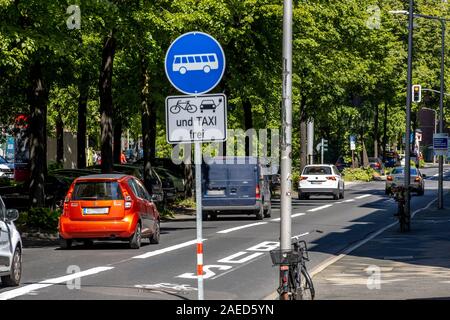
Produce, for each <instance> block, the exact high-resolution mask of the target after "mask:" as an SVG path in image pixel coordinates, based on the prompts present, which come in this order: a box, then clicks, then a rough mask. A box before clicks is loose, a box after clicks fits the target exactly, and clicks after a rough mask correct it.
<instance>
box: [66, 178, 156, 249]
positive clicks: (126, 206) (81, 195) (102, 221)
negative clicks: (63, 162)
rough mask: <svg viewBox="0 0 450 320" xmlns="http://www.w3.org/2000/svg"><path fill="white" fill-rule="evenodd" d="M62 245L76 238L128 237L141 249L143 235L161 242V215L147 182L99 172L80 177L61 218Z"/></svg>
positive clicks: (135, 247)
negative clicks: (147, 188)
mask: <svg viewBox="0 0 450 320" xmlns="http://www.w3.org/2000/svg"><path fill="white" fill-rule="evenodd" d="M59 235H60V239H61V247H62V248H70V247H71V246H72V242H73V241H74V240H78V241H85V242H87V243H89V242H92V240H124V241H128V242H129V244H130V247H131V248H133V249H138V248H140V246H141V240H142V238H149V239H150V243H155V244H156V243H159V237H160V216H159V212H158V210H157V208H156V206H155V204H154V203H153V201H152V199H151V196H150V195H149V193H148V192H147V190H146V189H145V187H144V185H143V184H142V183H141V182H140V181H139V180H138V179H136V178H135V177H133V176H128V175H121V174H99V175H89V176H83V177H79V178H77V179H76V180H75V181H74V182H73V183H72V185H71V186H70V189H69V191H68V193H67V196H66V198H65V201H64V210H63V213H62V215H61V217H60V219H59Z"/></svg>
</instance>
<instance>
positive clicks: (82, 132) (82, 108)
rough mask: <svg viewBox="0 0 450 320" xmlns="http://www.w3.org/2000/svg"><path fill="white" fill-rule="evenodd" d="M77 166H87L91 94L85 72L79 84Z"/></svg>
mask: <svg viewBox="0 0 450 320" xmlns="http://www.w3.org/2000/svg"><path fill="white" fill-rule="evenodd" d="M78 90H79V94H80V96H79V97H78V125H77V168H78V169H83V168H86V127H87V125H86V118H87V101H88V95H89V76H88V74H87V72H83V74H82V76H81V80H80V83H79V85H78Z"/></svg>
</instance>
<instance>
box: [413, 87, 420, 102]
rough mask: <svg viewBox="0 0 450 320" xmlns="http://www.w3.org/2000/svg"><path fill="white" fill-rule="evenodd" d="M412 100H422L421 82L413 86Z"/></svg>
mask: <svg viewBox="0 0 450 320" xmlns="http://www.w3.org/2000/svg"><path fill="white" fill-rule="evenodd" d="M412 101H413V102H415V103H419V102H420V101H422V86H421V85H420V84H415V85H413V86H412Z"/></svg>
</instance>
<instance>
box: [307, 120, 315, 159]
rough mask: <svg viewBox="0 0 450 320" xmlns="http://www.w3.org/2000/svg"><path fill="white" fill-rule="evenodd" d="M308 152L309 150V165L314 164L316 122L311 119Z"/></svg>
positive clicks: (308, 128)
mask: <svg viewBox="0 0 450 320" xmlns="http://www.w3.org/2000/svg"><path fill="white" fill-rule="evenodd" d="M306 130H307V134H306V136H307V139H308V143H307V146H308V147H307V150H308V164H314V120H313V119H310V120H309V121H308V124H307V129H306Z"/></svg>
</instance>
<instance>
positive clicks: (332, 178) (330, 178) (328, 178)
mask: <svg viewBox="0 0 450 320" xmlns="http://www.w3.org/2000/svg"><path fill="white" fill-rule="evenodd" d="M327 180H333V181H336V177H327Z"/></svg>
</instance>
